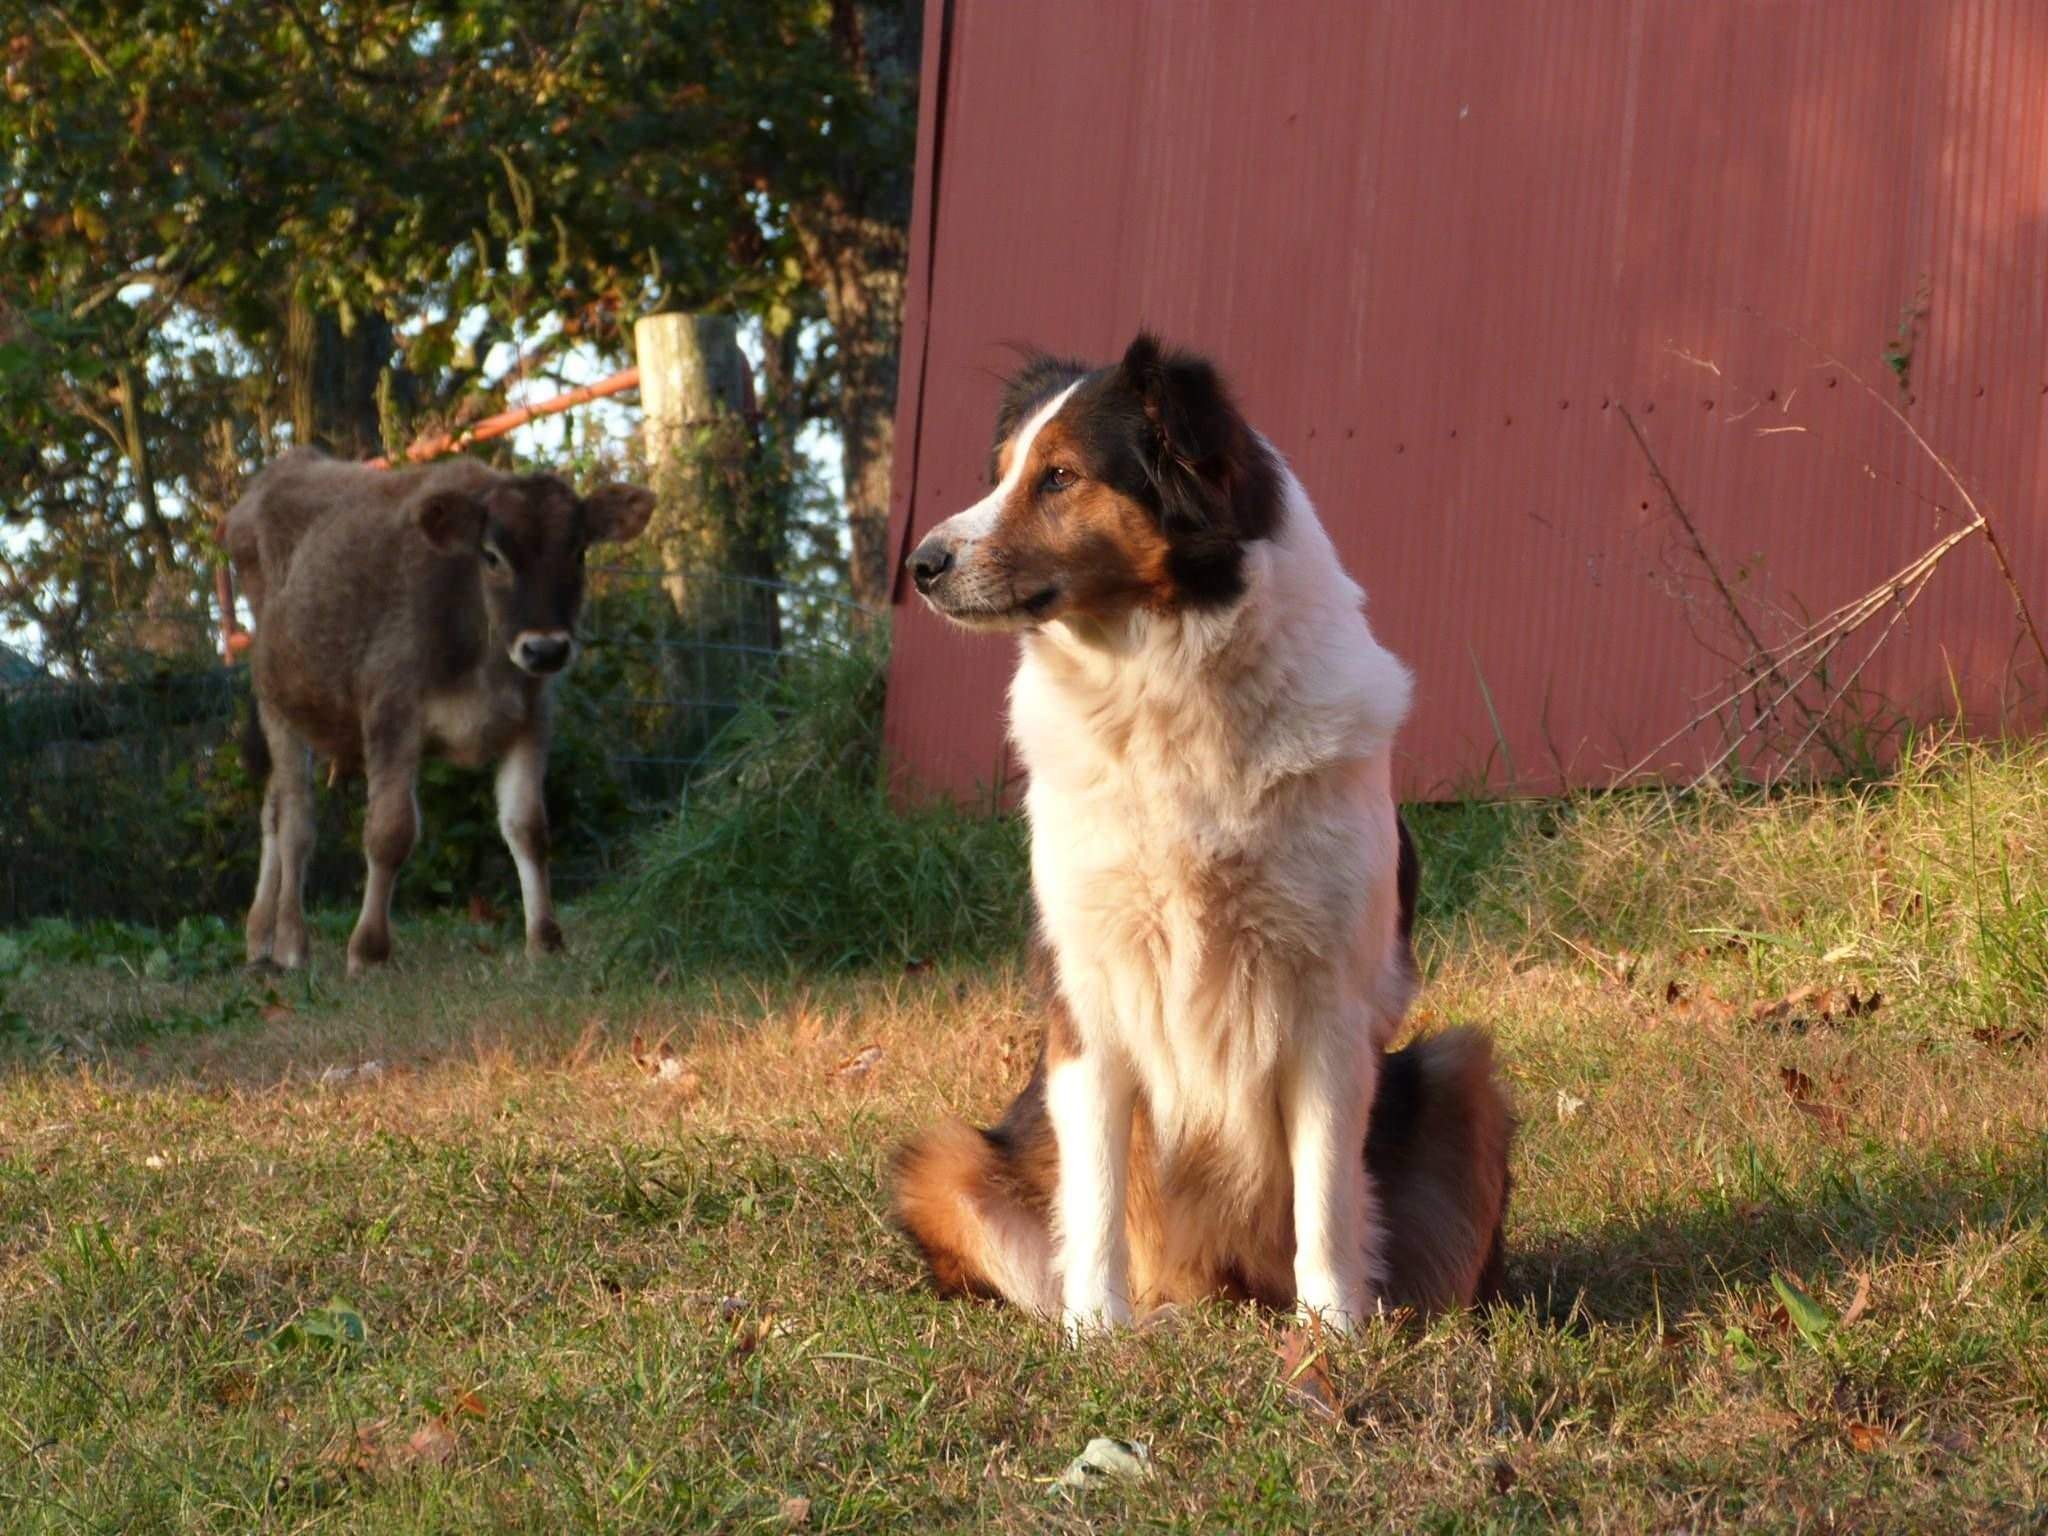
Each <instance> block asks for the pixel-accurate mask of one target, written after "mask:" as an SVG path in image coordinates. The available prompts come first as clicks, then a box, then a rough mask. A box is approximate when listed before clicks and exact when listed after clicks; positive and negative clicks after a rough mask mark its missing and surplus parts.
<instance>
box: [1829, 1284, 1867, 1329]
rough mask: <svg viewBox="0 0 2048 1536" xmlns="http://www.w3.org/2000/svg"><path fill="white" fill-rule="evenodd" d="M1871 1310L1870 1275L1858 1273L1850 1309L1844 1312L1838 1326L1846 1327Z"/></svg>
mask: <svg viewBox="0 0 2048 1536" xmlns="http://www.w3.org/2000/svg"><path fill="white" fill-rule="evenodd" d="M1869 1310H1870V1276H1868V1275H1858V1276H1857V1277H1856V1294H1855V1296H1854V1297H1853V1298H1851V1300H1850V1302H1849V1310H1848V1311H1846V1312H1844V1313H1843V1314H1842V1320H1841V1322H1840V1323H1838V1324H1836V1326H1837V1327H1840V1328H1846V1327H1848V1326H1849V1325H1850V1324H1851V1323H1853V1322H1855V1321H1856V1319H1858V1318H1859V1317H1861V1316H1862V1315H1863V1314H1864V1313H1865V1312H1867V1311H1869Z"/></svg>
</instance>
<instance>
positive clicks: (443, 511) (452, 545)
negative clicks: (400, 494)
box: [413, 491, 484, 555]
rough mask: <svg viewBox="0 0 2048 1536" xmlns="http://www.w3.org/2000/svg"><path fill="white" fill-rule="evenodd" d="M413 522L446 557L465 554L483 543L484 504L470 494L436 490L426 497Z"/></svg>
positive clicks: (415, 512)
mask: <svg viewBox="0 0 2048 1536" xmlns="http://www.w3.org/2000/svg"><path fill="white" fill-rule="evenodd" d="M413 521H414V522H416V523H418V524H419V529H420V532H421V533H424V534H425V535H426V536H427V542H428V543H429V544H431V545H433V546H434V548H435V549H436V550H438V551H439V552H440V553H441V554H444V555H460V554H465V553H467V552H468V551H470V550H473V549H475V548H476V547H477V545H478V544H479V543H481V542H482V541H483V536H484V507H483V503H482V502H481V501H479V500H478V499H477V498H476V497H475V496H473V495H471V494H470V493H469V492H468V491H436V492H434V493H433V495H431V496H427V497H424V498H422V499H421V501H420V504H419V507H418V508H417V510H415V511H414V513H413Z"/></svg>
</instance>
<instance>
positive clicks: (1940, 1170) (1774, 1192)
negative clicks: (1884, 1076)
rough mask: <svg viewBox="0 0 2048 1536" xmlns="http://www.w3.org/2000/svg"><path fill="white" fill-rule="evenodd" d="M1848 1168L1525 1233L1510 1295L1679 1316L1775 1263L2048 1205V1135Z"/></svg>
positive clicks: (1902, 1246)
mask: <svg viewBox="0 0 2048 1536" xmlns="http://www.w3.org/2000/svg"><path fill="white" fill-rule="evenodd" d="M1995 1156H1996V1154H1995V1153H1994V1152H1990V1151H1987V1152H1986V1153H1985V1154H1984V1157H1983V1160H1981V1161H1971V1162H1964V1161H1962V1160H1952V1161H1929V1162H1927V1163H1923V1164H1919V1165H1911V1166H1909V1165H1904V1164H1898V1163H1893V1164H1890V1165H1889V1166H1865V1167H1861V1168H1858V1167H1837V1168H1834V1169H1830V1170H1826V1171H1823V1172H1821V1173H1818V1174H1816V1175H1815V1176H1813V1177H1812V1178H1809V1179H1803V1180H1799V1181H1797V1182H1792V1183H1784V1182H1778V1181H1775V1180H1772V1179H1771V1178H1770V1177H1769V1176H1768V1175H1766V1174H1764V1173H1762V1172H1758V1173H1757V1174H1756V1175H1755V1177H1754V1179H1753V1181H1752V1185H1753V1187H1752V1189H1751V1190H1749V1191H1742V1192H1735V1193H1732V1194H1728V1195H1725V1196H1724V1194H1723V1192H1721V1191H1707V1192H1704V1193H1703V1195H1702V1197H1701V1200H1700V1202H1699V1203H1698V1204H1696V1205H1692V1206H1684V1205H1678V1204H1673V1205H1670V1206H1668V1207H1665V1208H1662V1209H1654V1210H1649V1211H1645V1212H1643V1213H1640V1214H1637V1215H1633V1216H1628V1217H1624V1218H1621V1219H1617V1220H1612V1221H1609V1222H1606V1223H1604V1224H1603V1225H1601V1226H1600V1227H1598V1228H1597V1229H1596V1230H1594V1231H1593V1232H1591V1233H1578V1232H1570V1231H1561V1230H1556V1229H1553V1230H1550V1231H1545V1232H1537V1233H1534V1234H1529V1235H1521V1234H1516V1233H1515V1231H1514V1225H1513V1218H1512V1216H1511V1217H1510V1224H1509V1233H1510V1242H1509V1250H1508V1284H1507V1294H1506V1299H1507V1300H1508V1301H1509V1303H1510V1304H1513V1305H1520V1306H1527V1307H1529V1308H1530V1309H1531V1310H1532V1311H1533V1312H1534V1313H1535V1315H1536V1316H1538V1317H1539V1318H1542V1319H1543V1320H1545V1321H1546V1322H1549V1323H1551V1324H1552V1325H1555V1326H1565V1325H1568V1324H1573V1323H1591V1322H1601V1323H1607V1324H1617V1325H1626V1324H1631V1323H1644V1322H1649V1321H1651V1320H1653V1319H1654V1318H1655V1317H1657V1316H1658V1315H1659V1314H1660V1313H1661V1315H1662V1316H1663V1317H1664V1318H1665V1319H1667V1320H1674V1321H1675V1320H1676V1319H1678V1318H1680V1317H1682V1316H1684V1315H1686V1314H1687V1313H1690V1312H1697V1311H1704V1310H1708V1309H1710V1308H1712V1306H1713V1305H1714V1304H1715V1302H1716V1301H1717V1300H1719V1299H1720V1298H1721V1297H1722V1296H1723V1295H1725V1294H1726V1293H1727V1291H1728V1290H1729V1289H1730V1288H1734V1287H1761V1286H1768V1285H1769V1283H1770V1277H1771V1273H1772V1271H1773V1270H1778V1271H1783V1272H1785V1273H1787V1274H1791V1275H1795V1276H1797V1275H1813V1274H1815V1273H1827V1272H1837V1273H1839V1272H1842V1271H1846V1270H1851V1269H1856V1268H1860V1267H1862V1266H1864V1265H1865V1264H1868V1263H1872V1262H1888V1261H1894V1260H1899V1259H1912V1258H1915V1257H1918V1256H1922V1255H1932V1254H1934V1253H1936V1252H1938V1251H1940V1250H1942V1249H1945V1248H1947V1247H1949V1246H1951V1245H1953V1244H1954V1243H1956V1242H1957V1241H1959V1240H1960V1239H1962V1238H1963V1237H1964V1236H1965V1235H1966V1234H1969V1233H1998V1232H2002V1231H2003V1232H2009V1231H2014V1230H2027V1229H2029V1228H2031V1229H2032V1230H2034V1231H2035V1232H2037V1233H2038V1232H2039V1231H2040V1229H2041V1227H2042V1224H2043V1221H2044V1213H2048V1145H2043V1146H2039V1147H2037V1148H2036V1149H2035V1150H2034V1153H2033V1155H2032V1156H2031V1157H2029V1158H2026V1159H2022V1160H2019V1161H2016V1162H2008V1163H2005V1164H2004V1165H2002V1166H2000V1165H1996V1164H1994V1163H1993V1161H1992V1159H1993V1158H1994V1157H1995Z"/></svg>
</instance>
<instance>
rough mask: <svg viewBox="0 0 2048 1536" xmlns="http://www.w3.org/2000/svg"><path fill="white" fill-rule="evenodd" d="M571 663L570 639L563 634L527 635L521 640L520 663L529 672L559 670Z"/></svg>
mask: <svg viewBox="0 0 2048 1536" xmlns="http://www.w3.org/2000/svg"><path fill="white" fill-rule="evenodd" d="M568 664H569V641H568V639H567V638H566V637H565V636H562V635H527V636H525V637H523V638H522V639H521V640H520V642H519V665H521V666H522V667H524V668H526V670H527V671H529V672H559V671H561V670H562V668H563V667H565V666H567V665H568Z"/></svg>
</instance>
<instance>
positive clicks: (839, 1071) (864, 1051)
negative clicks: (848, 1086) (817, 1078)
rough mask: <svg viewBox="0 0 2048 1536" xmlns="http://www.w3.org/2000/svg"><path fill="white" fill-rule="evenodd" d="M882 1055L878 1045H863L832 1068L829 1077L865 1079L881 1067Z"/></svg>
mask: <svg viewBox="0 0 2048 1536" xmlns="http://www.w3.org/2000/svg"><path fill="white" fill-rule="evenodd" d="M882 1055H883V1052H882V1048H881V1047H880V1046H879V1045H864V1046H862V1047H861V1048H860V1049H859V1050H857V1051H855V1052H854V1053H853V1054H852V1055H851V1056H849V1057H847V1058H846V1060H844V1061H842V1062H840V1063H839V1065H838V1066H836V1067H834V1068H833V1069H832V1071H831V1073H830V1074H829V1075H830V1076H832V1077H840V1078H852V1077H866V1076H867V1075H868V1074H869V1073H870V1072H872V1071H874V1070H875V1068H876V1067H878V1066H880V1065H881V1062H882Z"/></svg>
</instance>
